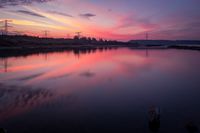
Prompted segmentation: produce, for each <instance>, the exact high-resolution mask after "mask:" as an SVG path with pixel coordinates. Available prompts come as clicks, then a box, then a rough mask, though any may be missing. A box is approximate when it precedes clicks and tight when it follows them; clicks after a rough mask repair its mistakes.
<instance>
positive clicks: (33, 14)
mask: <svg viewBox="0 0 200 133" xmlns="http://www.w3.org/2000/svg"><path fill="white" fill-rule="evenodd" d="M16 12H17V13H21V14H26V15H31V16H36V17H41V18H45V16H42V15H40V14H37V13H34V12H30V11H26V10H17V11H16Z"/></svg>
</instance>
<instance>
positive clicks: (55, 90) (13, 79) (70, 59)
mask: <svg viewBox="0 0 200 133" xmlns="http://www.w3.org/2000/svg"><path fill="white" fill-rule="evenodd" d="M152 105H154V106H157V107H160V109H161V120H160V122H161V123H160V129H159V132H161V133H173V132H174V133H175V132H176V133H179V132H180V133H187V130H186V129H185V124H186V123H187V122H189V121H193V122H194V123H195V124H196V125H197V126H199V125H200V52H199V51H189V50H148V51H147V50H131V49H128V48H118V49H99V50H98V49H97V50H88V51H87V50H84V51H63V52H52V53H46V54H32V55H29V56H21V57H20V56H18V57H10V58H1V59H0V127H4V128H5V129H7V131H8V133H148V132H150V130H149V127H148V108H149V107H150V106H152Z"/></svg>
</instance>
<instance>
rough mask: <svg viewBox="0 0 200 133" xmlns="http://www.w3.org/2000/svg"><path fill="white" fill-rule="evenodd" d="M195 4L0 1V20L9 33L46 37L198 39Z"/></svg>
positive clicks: (199, 14)
mask: <svg viewBox="0 0 200 133" xmlns="http://www.w3.org/2000/svg"><path fill="white" fill-rule="evenodd" d="M199 5H200V2H199V1H198V0H175V1H174V0H167V1H164V0H157V1H151V2H150V1H149V0H140V1H138V0H123V1H121V0H109V1H107V0H92V1H89V0H84V1H82V0H45V1H42V2H41V1H40V0H30V1H29V3H26V2H22V1H21V0H15V1H14V2H11V1H9V2H8V1H7V0H5V1H1V3H0V12H1V14H0V19H1V20H3V19H10V20H12V26H13V28H11V29H10V30H11V31H13V32H14V31H20V32H23V33H25V34H29V35H36V36H43V33H42V31H44V30H49V31H50V34H49V36H51V37H67V36H68V35H69V36H71V37H72V36H74V33H75V32H77V31H81V32H82V35H83V36H91V37H96V38H104V39H117V40H130V39H144V34H145V33H146V32H148V33H150V37H151V39H200V38H199V34H200V29H199V27H200V10H199Z"/></svg>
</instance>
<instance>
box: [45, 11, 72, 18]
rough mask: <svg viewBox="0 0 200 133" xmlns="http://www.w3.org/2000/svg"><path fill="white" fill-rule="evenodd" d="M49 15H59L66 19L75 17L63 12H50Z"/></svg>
mask: <svg viewBox="0 0 200 133" xmlns="http://www.w3.org/2000/svg"><path fill="white" fill-rule="evenodd" d="M48 13H51V14H57V15H61V16H65V17H73V16H72V15H70V14H67V13H63V12H58V11H48Z"/></svg>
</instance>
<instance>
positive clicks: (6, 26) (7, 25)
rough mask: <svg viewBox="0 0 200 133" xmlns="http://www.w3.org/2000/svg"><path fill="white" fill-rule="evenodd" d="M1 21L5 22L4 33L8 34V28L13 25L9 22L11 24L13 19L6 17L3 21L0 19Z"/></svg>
mask: <svg viewBox="0 0 200 133" xmlns="http://www.w3.org/2000/svg"><path fill="white" fill-rule="evenodd" d="M0 22H3V23H4V25H3V26H2V27H3V28H4V34H5V35H8V29H9V28H10V27H12V26H10V25H9V24H10V22H12V20H8V19H5V20H2V21H0Z"/></svg>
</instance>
